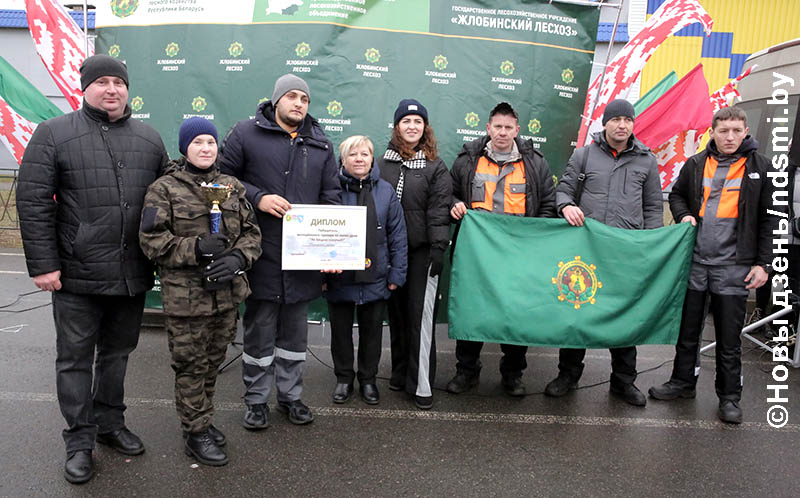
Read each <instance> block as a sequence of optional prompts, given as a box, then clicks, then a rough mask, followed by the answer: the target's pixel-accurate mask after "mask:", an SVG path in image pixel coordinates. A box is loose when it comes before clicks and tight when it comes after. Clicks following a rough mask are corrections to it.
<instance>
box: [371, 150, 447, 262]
mask: <svg viewBox="0 0 800 498" xmlns="http://www.w3.org/2000/svg"><path fill="white" fill-rule="evenodd" d="M389 146H390V147H391V144H390V145H389ZM377 162H378V168H379V169H380V173H381V178H383V179H384V180H386V181H387V182H389V184H390V185H391V186H392V188H393V189H397V182H398V181H399V180H400V171H401V169H402V168H404V166H403V163H402V162H400V161H389V160H387V159H386V158H384V157H383V156H381V157H379V158H378V159H377ZM452 191H453V186H452V184H451V181H450V175H449V173H448V171H447V166H445V164H444V161H442V159H441V158H438V159H436V160H435V161H426V164H425V167H424V168H421V169H407V168H406V172H405V175H404V179H403V198H402V199H401V204H402V206H403V213H404V214H405V218H406V232H407V233H408V250H409V251H413V250H414V249H418V248H420V247H427V246H430V247H434V248H436V249H439V250H440V251H442V252H444V251H445V250H447V247H448V246H449V245H450V197H451V196H452Z"/></svg>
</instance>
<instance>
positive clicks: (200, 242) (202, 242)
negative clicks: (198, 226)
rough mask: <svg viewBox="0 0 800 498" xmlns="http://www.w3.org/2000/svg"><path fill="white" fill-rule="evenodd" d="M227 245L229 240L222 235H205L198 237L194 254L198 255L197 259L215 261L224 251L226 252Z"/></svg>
mask: <svg viewBox="0 0 800 498" xmlns="http://www.w3.org/2000/svg"><path fill="white" fill-rule="evenodd" d="M227 244H228V238H227V237H225V236H224V235H222V234H221V233H212V234H210V235H203V236H200V237H197V243H196V244H195V246H194V253H195V254H196V255H197V259H200V258H210V259H214V258H216V257H218V256H219V255H220V254H222V253H223V251H225V247H226V245H227Z"/></svg>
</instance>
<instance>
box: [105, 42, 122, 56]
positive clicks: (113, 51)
mask: <svg viewBox="0 0 800 498" xmlns="http://www.w3.org/2000/svg"><path fill="white" fill-rule="evenodd" d="M120 52H121V50H120V49H119V45H116V44H114V45H111V46H110V47H108V55H110V56H111V57H114V58H115V59H116V58H117V57H119V54H120Z"/></svg>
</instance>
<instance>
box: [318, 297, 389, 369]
mask: <svg viewBox="0 0 800 498" xmlns="http://www.w3.org/2000/svg"><path fill="white" fill-rule="evenodd" d="M385 304H386V301H373V302H371V303H364V304H359V305H356V303H332V302H328V316H329V317H330V320H331V356H332V357H333V373H334V374H335V375H336V381H337V382H340V383H342V384H352V383H353V380H354V379H355V378H356V372H355V371H354V370H353V314H354V313H356V314H357V315H358V382H359V383H360V384H361V385H364V384H374V383H375V376H376V375H378V363H380V361H381V338H382V337H383V310H384V307H385Z"/></svg>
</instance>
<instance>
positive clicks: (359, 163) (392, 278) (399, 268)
mask: <svg viewBox="0 0 800 498" xmlns="http://www.w3.org/2000/svg"><path fill="white" fill-rule="evenodd" d="M339 153H340V163H341V169H340V170H339V180H340V181H341V183H342V204H343V205H347V206H366V208H367V231H366V233H367V241H366V249H367V250H366V260H365V263H364V270H363V271H360V270H359V271H345V272H343V273H341V274H330V275H328V277H327V293H326V297H327V299H328V314H329V316H330V320H331V356H333V370H334V373H335V374H336V387H335V389H334V391H333V402H334V403H344V402H346V401H348V400H349V399H350V397H351V396H352V395H353V381H354V380H355V378H356V372H355V371H354V370H353V314H354V312H355V313H356V314H357V315H358V374H357V376H358V383H359V389H360V393H361V399H362V400H363V401H364V402H365V403H367V404H370V405H376V404H378V402H379V401H380V393H379V392H378V386H377V385H376V384H375V377H376V375H377V374H378V363H379V362H380V359H381V338H382V335H383V311H384V307H385V303H386V299H387V298H388V297H389V295H390V291H392V290H394V289H397V288H398V287H399V286H401V285H403V284H404V283H405V281H406V266H407V257H406V252H407V247H406V223H405V220H404V218H403V209H402V208H401V207H400V202H399V201H398V200H397V195H396V194H395V192H394V189H393V188H392V187H391V185H389V184H388V183H387V182H385V181H384V180H381V178H380V172H379V171H378V168H377V166H376V165H375V163H374V156H373V147H372V142H371V141H370V139H369V138H367V137H365V136H361V135H356V136H352V137H350V138H347V139H345V140H344V141H343V142H342V144H341V145H340V146H339Z"/></svg>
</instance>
